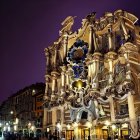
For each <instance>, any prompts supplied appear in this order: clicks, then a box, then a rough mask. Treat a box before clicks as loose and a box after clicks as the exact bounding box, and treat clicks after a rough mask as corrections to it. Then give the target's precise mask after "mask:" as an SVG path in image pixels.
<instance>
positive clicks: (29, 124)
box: [28, 122, 32, 137]
mask: <svg viewBox="0 0 140 140" xmlns="http://www.w3.org/2000/svg"><path fill="white" fill-rule="evenodd" d="M31 125H32V124H31V123H30V122H29V123H28V133H29V137H30V128H31Z"/></svg>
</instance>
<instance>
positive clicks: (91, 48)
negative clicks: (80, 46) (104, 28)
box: [88, 25, 93, 53]
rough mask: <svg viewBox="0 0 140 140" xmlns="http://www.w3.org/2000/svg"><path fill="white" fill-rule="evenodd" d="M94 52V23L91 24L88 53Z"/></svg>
mask: <svg viewBox="0 0 140 140" xmlns="http://www.w3.org/2000/svg"><path fill="white" fill-rule="evenodd" d="M92 52H93V27H92V25H89V49H88V53H92Z"/></svg>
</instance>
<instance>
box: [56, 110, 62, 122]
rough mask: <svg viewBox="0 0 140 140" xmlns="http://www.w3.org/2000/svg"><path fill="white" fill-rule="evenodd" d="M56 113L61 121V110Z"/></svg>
mask: <svg viewBox="0 0 140 140" xmlns="http://www.w3.org/2000/svg"><path fill="white" fill-rule="evenodd" d="M56 115H57V122H59V121H60V120H61V110H57V111H56Z"/></svg>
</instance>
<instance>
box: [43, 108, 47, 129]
mask: <svg viewBox="0 0 140 140" xmlns="http://www.w3.org/2000/svg"><path fill="white" fill-rule="evenodd" d="M46 127H47V108H44V117H43V129H44V130H45V129H46Z"/></svg>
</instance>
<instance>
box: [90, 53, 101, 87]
mask: <svg viewBox="0 0 140 140" xmlns="http://www.w3.org/2000/svg"><path fill="white" fill-rule="evenodd" d="M100 57H101V53H99V52H95V53H94V54H93V60H92V88H94V89H98V87H99V81H98V73H99V65H100Z"/></svg>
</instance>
